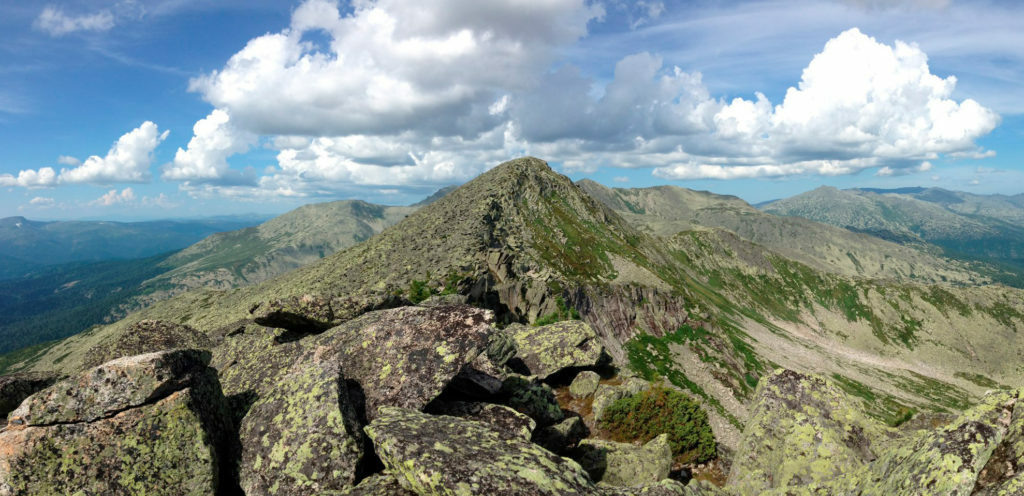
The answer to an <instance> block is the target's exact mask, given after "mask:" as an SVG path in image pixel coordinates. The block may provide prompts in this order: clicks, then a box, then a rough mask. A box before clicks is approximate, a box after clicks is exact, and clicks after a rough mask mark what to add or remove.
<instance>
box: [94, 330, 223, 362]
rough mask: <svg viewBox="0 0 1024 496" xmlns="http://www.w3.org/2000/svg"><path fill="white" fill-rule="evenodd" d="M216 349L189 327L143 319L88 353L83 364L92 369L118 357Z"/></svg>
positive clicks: (199, 333) (207, 338)
mask: <svg viewBox="0 0 1024 496" xmlns="http://www.w3.org/2000/svg"><path fill="white" fill-rule="evenodd" d="M212 347H213V341H212V340H211V339H210V338H209V337H208V336H206V335H205V334H203V333H202V332H199V331H197V330H196V329H193V328H191V327H189V326H184V325H180V324H175V323H173V322H164V321H161V320H141V321H139V322H136V323H134V324H132V325H130V326H128V328H127V329H125V330H124V331H121V332H119V333H117V334H115V335H114V336H112V337H110V338H108V339H105V340H103V342H101V343H99V344H97V345H96V346H93V347H92V348H90V349H89V350H88V351H86V353H85V359H84V361H83V365H84V367H85V368H91V367H95V366H97V365H100V364H103V363H106V362H109V361H111V360H113V359H115V358H121V357H127V356H135V355H142V354H144V353H153V352H157V351H164V350H173V349H181V348H190V349H202V350H208V349H210V348H212Z"/></svg>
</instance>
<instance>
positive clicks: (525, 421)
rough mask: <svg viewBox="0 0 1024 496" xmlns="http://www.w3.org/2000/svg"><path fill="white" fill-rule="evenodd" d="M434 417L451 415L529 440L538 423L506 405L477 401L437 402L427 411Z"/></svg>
mask: <svg viewBox="0 0 1024 496" xmlns="http://www.w3.org/2000/svg"><path fill="white" fill-rule="evenodd" d="M427 411H428V412H429V413H431V414H433V415H449V416H452V417H459V418H463V419H466V420H473V421H475V422H481V423H484V424H486V425H488V426H489V427H491V428H492V429H494V430H495V431H497V432H498V433H499V434H501V435H502V436H505V437H508V438H518V439H526V440H529V439H530V437H531V436H532V435H533V430H534V429H535V428H536V427H537V422H535V421H534V420H533V419H532V418H530V417H527V416H526V415H523V414H522V413H519V412H517V411H515V410H513V409H512V408H509V407H507V406H505V405H495V404H492V403H481V402H475V401H445V402H435V403H432V404H431V406H430V407H429V408H428V410H427Z"/></svg>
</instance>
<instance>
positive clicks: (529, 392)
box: [501, 374, 565, 426]
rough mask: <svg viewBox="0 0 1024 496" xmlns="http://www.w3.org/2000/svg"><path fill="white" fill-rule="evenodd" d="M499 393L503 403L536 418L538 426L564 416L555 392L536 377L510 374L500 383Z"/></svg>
mask: <svg viewBox="0 0 1024 496" xmlns="http://www.w3.org/2000/svg"><path fill="white" fill-rule="evenodd" d="M501 393H502V396H503V397H504V402H505V404H507V405H508V406H510V407H512V408H514V409H516V411H518V412H520V413H523V414H525V415H528V416H529V417H530V418H532V419H534V420H536V421H537V425H539V426H547V425H551V424H553V423H555V422H558V421H560V420H562V419H563V418H565V414H564V413H563V412H562V407H561V406H559V405H558V400H557V399H556V398H555V392H554V391H553V390H552V389H551V387H550V386H548V385H547V384H544V383H543V382H541V381H540V380H539V379H537V378H536V377H524V376H521V375H516V374H510V375H509V376H508V377H506V378H505V381H504V382H503V383H502V384H501Z"/></svg>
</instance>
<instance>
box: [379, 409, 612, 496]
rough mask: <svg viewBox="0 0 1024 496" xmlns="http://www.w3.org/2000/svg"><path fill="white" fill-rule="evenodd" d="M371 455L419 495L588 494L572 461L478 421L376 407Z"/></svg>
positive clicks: (592, 490) (588, 484) (587, 482)
mask: <svg viewBox="0 0 1024 496" xmlns="http://www.w3.org/2000/svg"><path fill="white" fill-rule="evenodd" d="M366 433H367V435H369V436H370V439H372V440H373V445H374V447H375V448H376V451H377V455H378V456H380V458H381V460H382V461H383V462H384V465H385V466H386V467H387V468H388V469H390V470H392V471H394V472H395V473H396V475H398V476H399V477H398V479H399V483H400V484H401V485H402V487H404V488H405V489H406V490H409V491H412V492H414V493H416V494H420V495H459V496H463V495H464V496H469V495H483V494H487V495H492V496H508V495H527V494H529V495H535V496H545V495H551V496H555V495H559V496H574V495H590V494H594V493H595V492H596V490H595V487H594V484H593V483H592V482H591V481H590V479H589V478H588V477H587V474H586V472H584V471H583V469H582V468H581V467H580V466H579V465H578V464H577V463H576V462H574V461H572V460H569V459H566V458H562V457H560V456H558V455H555V454H553V453H551V452H549V451H547V450H545V449H544V448H541V447H540V446H537V445H536V444H533V443H531V442H529V441H526V440H524V439H513V438H508V437H506V436H502V435H501V434H500V433H499V432H497V431H495V430H494V429H491V428H490V427H488V426H486V425H485V424H482V423H480V422H473V421H469V420H464V419H459V418H455V417H448V416H433V415H428V414H424V413H420V412H416V411H413V410H407V409H403V408H390V407H385V408H382V409H381V410H380V412H379V414H378V416H377V419H376V420H374V421H373V422H371V423H370V425H368V426H367V427H366Z"/></svg>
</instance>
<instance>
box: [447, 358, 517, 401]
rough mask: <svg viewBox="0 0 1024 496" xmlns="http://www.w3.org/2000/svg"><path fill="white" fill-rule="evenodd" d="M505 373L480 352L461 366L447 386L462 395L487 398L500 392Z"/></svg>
mask: <svg viewBox="0 0 1024 496" xmlns="http://www.w3.org/2000/svg"><path fill="white" fill-rule="evenodd" d="M507 375H508V373H507V372H506V371H504V370H501V369H500V368H498V367H497V366H495V365H494V364H493V363H491V361H490V360H488V359H487V356H486V355H484V354H483V353H481V354H480V355H479V356H477V357H476V358H474V359H473V361H472V362H470V363H467V364H466V365H465V366H463V367H462V370H460V371H459V374H458V375H457V376H455V378H454V379H453V380H452V383H451V384H450V386H449V387H450V388H452V389H453V390H455V391H458V392H459V393H460V394H462V395H464V396H468V397H471V398H478V399H488V398H490V397H492V396H494V395H496V394H498V393H499V392H501V383H502V382H503V381H504V379H505V376H507Z"/></svg>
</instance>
